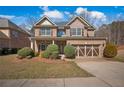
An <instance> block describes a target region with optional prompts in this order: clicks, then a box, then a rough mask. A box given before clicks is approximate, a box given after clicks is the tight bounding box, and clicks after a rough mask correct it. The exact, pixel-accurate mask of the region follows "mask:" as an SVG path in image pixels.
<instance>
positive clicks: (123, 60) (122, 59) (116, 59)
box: [113, 56, 124, 62]
mask: <svg viewBox="0 0 124 93" xmlns="http://www.w3.org/2000/svg"><path fill="white" fill-rule="evenodd" d="M113 60H115V61H119V62H124V57H121V56H117V57H114V58H113Z"/></svg>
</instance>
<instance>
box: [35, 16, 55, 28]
mask: <svg viewBox="0 0 124 93" xmlns="http://www.w3.org/2000/svg"><path fill="white" fill-rule="evenodd" d="M39 24H41V25H55V26H56V24H55V23H54V22H53V21H52V20H51V19H50V18H48V17H47V16H43V17H42V18H41V19H40V20H39V21H38V22H37V23H36V24H34V25H39Z"/></svg>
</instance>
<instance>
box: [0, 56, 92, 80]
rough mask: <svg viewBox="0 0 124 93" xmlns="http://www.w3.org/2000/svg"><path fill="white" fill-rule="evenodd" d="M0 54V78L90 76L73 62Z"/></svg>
mask: <svg viewBox="0 0 124 93" xmlns="http://www.w3.org/2000/svg"><path fill="white" fill-rule="evenodd" d="M15 56H16V55H7V56H0V79H26V78H64V77H91V76H92V75H91V74H89V73H88V72H86V71H85V70H82V69H81V68H79V67H78V66H77V65H76V64H75V63H74V62H61V61H60V62H59V61H57V62H55V60H54V62H43V61H42V60H40V58H32V59H23V60H18V59H17V58H16V57H15Z"/></svg>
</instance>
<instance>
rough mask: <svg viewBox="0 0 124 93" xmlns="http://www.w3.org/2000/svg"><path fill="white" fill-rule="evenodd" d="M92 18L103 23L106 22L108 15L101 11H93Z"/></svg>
mask: <svg viewBox="0 0 124 93" xmlns="http://www.w3.org/2000/svg"><path fill="white" fill-rule="evenodd" d="M90 16H91V17H92V18H96V19H101V20H102V21H106V15H105V14H104V13H102V12H99V11H91V12H90Z"/></svg>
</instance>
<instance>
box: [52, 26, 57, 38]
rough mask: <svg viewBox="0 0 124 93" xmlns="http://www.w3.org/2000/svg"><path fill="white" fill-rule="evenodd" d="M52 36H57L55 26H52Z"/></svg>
mask: <svg viewBox="0 0 124 93" xmlns="http://www.w3.org/2000/svg"><path fill="white" fill-rule="evenodd" d="M52 36H53V37H56V36H57V29H56V28H52Z"/></svg>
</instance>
